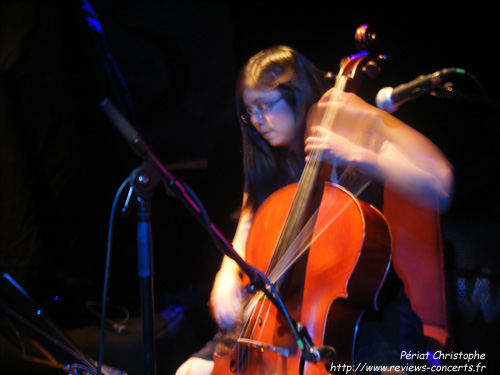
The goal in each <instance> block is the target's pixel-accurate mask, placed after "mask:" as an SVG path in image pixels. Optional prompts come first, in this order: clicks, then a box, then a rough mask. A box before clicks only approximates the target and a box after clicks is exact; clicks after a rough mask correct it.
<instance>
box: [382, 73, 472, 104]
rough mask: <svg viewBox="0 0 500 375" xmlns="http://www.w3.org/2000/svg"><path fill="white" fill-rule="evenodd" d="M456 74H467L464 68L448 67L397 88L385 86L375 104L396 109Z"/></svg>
mask: <svg viewBox="0 0 500 375" xmlns="http://www.w3.org/2000/svg"><path fill="white" fill-rule="evenodd" d="M455 74H465V70H464V69H459V68H446V69H442V70H439V71H437V72H435V73H431V74H427V75H423V76H419V77H417V78H415V79H414V80H413V81H410V82H408V83H405V84H402V85H399V86H397V87H395V88H392V87H385V88H383V89H381V90H380V91H379V92H378V94H377V96H376V97H375V104H376V105H377V107H378V108H380V109H383V110H384V111H386V112H389V113H391V112H394V111H396V110H397V109H398V108H399V106H400V105H401V104H403V103H404V102H406V101H408V100H410V99H413V98H415V97H417V96H419V95H422V94H425V93H426V92H428V91H429V89H431V88H432V87H434V86H436V85H437V84H438V83H440V82H442V81H444V80H445V79H448V78H450V77H452V76H454V75H455Z"/></svg>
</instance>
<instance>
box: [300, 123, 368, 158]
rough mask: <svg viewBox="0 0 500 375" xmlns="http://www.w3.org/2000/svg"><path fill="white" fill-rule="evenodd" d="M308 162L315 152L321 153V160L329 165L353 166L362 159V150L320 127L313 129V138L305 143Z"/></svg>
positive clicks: (309, 138) (308, 138)
mask: <svg viewBox="0 0 500 375" xmlns="http://www.w3.org/2000/svg"><path fill="white" fill-rule="evenodd" d="M305 152H306V154H307V156H306V161H309V159H310V157H311V154H312V153H313V152H319V154H318V155H319V158H320V160H322V161H325V162H327V163H329V164H332V165H333V164H334V162H335V165H336V166H340V167H346V166H348V165H352V164H353V163H354V162H356V161H358V160H359V159H360V157H361V155H360V154H361V153H362V148H360V147H359V146H356V145H355V144H353V143H352V142H350V141H349V140H347V139H346V138H344V137H343V136H341V135H339V134H336V133H334V132H332V131H330V130H327V129H325V128H322V127H320V126H314V127H313V128H312V129H311V136H309V137H307V139H306V141H305Z"/></svg>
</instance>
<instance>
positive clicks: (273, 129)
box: [242, 87, 299, 147]
mask: <svg viewBox="0 0 500 375" xmlns="http://www.w3.org/2000/svg"><path fill="white" fill-rule="evenodd" d="M242 97H243V103H244V104H245V108H246V111H247V113H248V114H249V115H250V121H251V123H252V125H253V126H255V128H256V129H257V130H258V132H259V133H260V134H261V135H262V137H263V138H264V139H265V140H266V141H267V142H268V143H269V144H270V145H271V146H274V147H283V146H290V147H294V146H295V145H296V143H297V142H298V138H299V137H298V136H297V131H298V129H297V125H296V119H295V115H294V113H293V111H292V108H290V106H289V105H288V103H287V102H286V101H285V98H283V95H282V94H281V92H280V91H279V90H277V89H274V90H258V89H253V88H249V87H246V88H245V89H244V90H243V94H242Z"/></svg>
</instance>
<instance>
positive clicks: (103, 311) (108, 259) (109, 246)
mask: <svg viewBox="0 0 500 375" xmlns="http://www.w3.org/2000/svg"><path fill="white" fill-rule="evenodd" d="M128 183H129V178H127V179H126V180H125V181H123V183H122V184H121V186H120V188H119V189H118V191H117V193H116V195H115V199H114V200H113V205H112V207H111V215H110V218H109V226H108V242H107V249H106V267H105V271H104V284H103V291H102V301H101V303H102V308H101V333H100V337H99V352H98V360H97V371H96V374H97V375H101V367H102V359H103V357H104V331H105V327H106V309H107V295H108V288H109V274H110V269H111V250H112V247H113V231H114V222H115V211H116V206H117V204H118V199H119V198H120V196H121V194H122V192H123V190H124V189H125V187H126V186H127V185H128Z"/></svg>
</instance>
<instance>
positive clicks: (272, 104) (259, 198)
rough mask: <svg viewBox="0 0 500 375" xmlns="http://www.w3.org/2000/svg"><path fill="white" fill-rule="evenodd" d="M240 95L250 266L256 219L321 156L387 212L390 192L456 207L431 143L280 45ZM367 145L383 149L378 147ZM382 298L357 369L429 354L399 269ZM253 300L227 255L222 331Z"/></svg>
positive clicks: (360, 338) (255, 64)
mask: <svg viewBox="0 0 500 375" xmlns="http://www.w3.org/2000/svg"><path fill="white" fill-rule="evenodd" d="M237 94H238V95H237V106H238V111H239V115H240V124H241V129H242V135H243V147H244V176H245V185H244V195H243V206H242V210H241V215H240V219H239V223H238V227H237V230H236V234H235V237H234V240H233V246H234V248H235V250H236V251H237V252H238V253H239V254H240V255H241V257H242V258H243V259H245V258H246V255H247V254H246V244H247V237H248V233H249V231H250V228H251V226H252V224H253V219H254V217H255V213H256V211H257V210H258V208H259V207H260V206H261V205H262V203H263V202H264V201H265V200H266V199H267V198H268V197H269V196H270V195H271V194H273V193H274V192H275V191H276V190H278V189H280V188H282V187H284V186H286V185H288V184H291V183H295V182H297V181H298V180H299V178H300V176H301V173H302V171H303V169H304V165H305V164H306V163H307V161H308V160H309V158H310V157H311V155H312V154H313V153H316V154H317V155H320V157H321V160H322V162H323V163H324V164H326V165H329V166H330V169H329V180H330V181H332V182H333V183H339V184H342V183H343V180H342V178H341V176H342V171H343V170H345V169H346V168H349V169H350V170H352V169H354V170H355V171H356V173H358V174H360V175H362V176H364V178H368V179H369V180H370V181H372V182H371V183H370V184H369V185H368V187H365V185H363V188H360V189H359V191H357V192H356V193H355V194H356V196H358V197H359V198H360V199H361V200H363V201H366V202H368V203H370V204H373V205H374V206H378V207H379V208H380V205H381V204H382V202H381V196H382V192H383V189H384V186H388V185H390V186H391V188H392V189H394V190H395V191H397V192H398V193H399V194H400V195H402V196H404V197H405V198H407V199H408V200H411V201H413V202H418V204H421V205H426V204H432V203H431V202H432V200H430V199H428V196H437V197H438V202H439V206H440V208H441V209H445V208H446V207H447V205H448V204H449V201H450V195H451V191H452V185H453V175H452V172H451V166H450V164H449V162H448V161H447V160H446V158H445V157H444V156H443V154H442V153H441V152H440V151H439V150H438V148H437V147H436V146H435V145H434V144H433V143H432V142H431V141H429V140H428V139H426V138H425V137H424V136H423V135H421V134H420V133H418V132H417V131H415V130H413V129H412V128H410V127H409V126H407V125H406V124H404V123H402V122H401V121H399V120H397V119H396V118H394V117H393V116H391V115H388V114H387V113H385V112H383V111H382V110H379V109H378V108H375V107H373V106H371V105H369V104H367V103H366V102H364V101H363V100H362V99H360V98H359V97H357V96H356V95H354V94H352V93H346V92H339V91H338V90H337V89H335V88H334V89H329V87H328V84H327V82H326V81H325V79H324V73H322V72H321V71H319V70H318V69H317V68H316V67H315V66H314V65H313V64H311V63H310V62H309V61H308V60H307V59H306V58H305V57H304V56H302V55H301V54H300V53H298V52H297V51H295V50H293V49H292V48H289V47H286V46H276V47H273V48H270V49H266V50H263V51H261V52H259V53H257V54H256V55H254V56H253V57H252V58H251V59H250V60H249V61H248V62H247V63H246V65H245V66H244V68H243V69H242V71H241V73H240V77H239V80H238V86H237ZM333 98H334V99H333ZM333 107H334V108H335V116H334V118H333V119H332V120H331V121H332V122H334V123H333V124H330V125H331V126H328V127H325V126H323V124H322V121H324V113H325V112H327V111H329V110H330V109H331V108H333ZM358 135H359V137H358ZM367 137H368V138H370V139H375V140H376V141H375V143H376V144H377V146H376V147H369V146H368V143H370V142H371V141H370V142H367V141H366V138H367ZM304 139H305V141H304ZM371 143H373V142H371ZM347 188H348V189H351V188H350V187H347ZM379 297H380V304H379V306H378V307H379V308H378V309H377V311H367V312H366V313H364V314H363V316H362V319H361V320H360V322H359V326H358V327H357V334H356V338H355V346H354V348H355V350H354V363H355V364H358V363H366V364H374V365H387V366H389V365H402V364H404V363H405V362H404V360H405V358H401V353H402V351H406V352H409V351H410V350H411V351H412V352H413V353H416V352H419V351H422V350H423V334H422V326H421V322H420V320H419V318H418V316H417V315H416V314H415V313H414V312H413V311H412V309H411V306H410V303H409V300H408V298H407V296H406V295H405V292H404V288H403V285H402V282H401V281H400V279H399V278H398V277H397V275H396V274H395V272H394V271H393V270H392V269H391V270H390V272H389V274H388V276H387V278H386V280H385V283H384V286H383V288H382V289H381V292H380V296H379ZM244 298H245V292H244V288H243V286H242V275H241V272H240V270H239V268H238V267H237V265H236V264H235V263H234V262H233V261H232V260H231V259H229V258H227V257H226V258H224V260H223V262H222V266H221V268H220V270H219V272H218V273H217V275H216V278H215V282H214V286H213V290H212V293H211V298H210V302H211V306H212V308H213V313H214V316H215V319H216V321H217V323H218V325H219V326H220V328H221V330H223V331H230V330H232V329H233V328H234V327H235V326H238V324H241V320H242V302H243V300H244ZM207 348H208V349H207ZM207 348H206V349H205V350H204V351H202V353H201V354H200V353H198V354H195V355H194V356H193V357H191V358H190V359H189V360H188V361H186V362H185V363H184V364H183V365H182V366H181V367H180V368H179V369H178V371H177V375H182V374H196V375H200V374H202V373H206V374H210V373H211V372H212V368H213V361H212V358H211V352H212V351H213V345H210V343H209V345H207ZM207 353H210V354H209V356H206V357H204V354H205V355H206V354H207ZM197 366H198V369H196V367H197ZM199 366H201V367H203V368H204V370H200V368H201V367H199Z"/></svg>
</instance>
